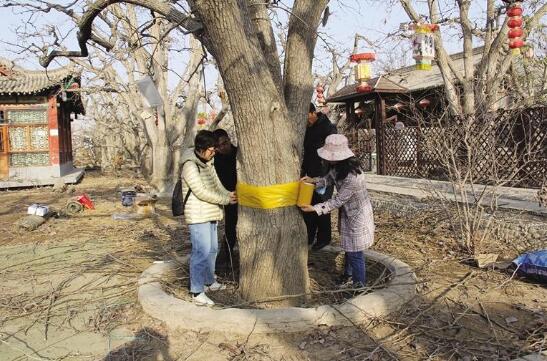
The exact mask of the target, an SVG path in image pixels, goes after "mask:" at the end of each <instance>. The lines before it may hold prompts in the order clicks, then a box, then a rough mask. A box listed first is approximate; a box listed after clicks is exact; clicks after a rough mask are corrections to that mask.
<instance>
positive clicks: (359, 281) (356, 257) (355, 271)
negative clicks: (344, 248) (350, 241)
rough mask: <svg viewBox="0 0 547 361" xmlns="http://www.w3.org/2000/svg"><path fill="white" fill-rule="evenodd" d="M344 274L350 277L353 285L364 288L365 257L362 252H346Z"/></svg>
mask: <svg viewBox="0 0 547 361" xmlns="http://www.w3.org/2000/svg"><path fill="white" fill-rule="evenodd" d="M344 261H345V263H346V264H345V267H344V268H345V269H344V273H345V274H346V275H348V276H351V280H352V281H353V284H354V285H357V286H364V285H365V284H366V283H365V281H366V271H365V256H364V255H363V252H361V251H359V252H346V254H345V257H344Z"/></svg>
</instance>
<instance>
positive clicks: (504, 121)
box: [354, 107, 547, 188]
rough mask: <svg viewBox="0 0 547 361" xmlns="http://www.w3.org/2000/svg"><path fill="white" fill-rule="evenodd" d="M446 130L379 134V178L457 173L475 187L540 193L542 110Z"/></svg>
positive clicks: (544, 154)
mask: <svg viewBox="0 0 547 361" xmlns="http://www.w3.org/2000/svg"><path fill="white" fill-rule="evenodd" d="M448 124H449V125H448V126H445V127H406V128H403V129H394V128H385V129H384V132H383V135H384V138H383V143H382V146H381V149H379V150H378V152H382V157H380V159H383V162H384V163H383V167H380V168H381V169H383V170H384V172H383V173H384V174H385V175H390V176H401V177H410V178H429V179H438V180H446V179H449V176H450V174H452V175H454V174H455V173H456V172H459V174H466V175H468V176H469V177H470V178H471V179H472V180H473V182H475V183H483V184H494V183H495V184H498V185H507V186H517V187H531V188H539V187H541V184H542V182H544V181H545V180H546V179H547V108H545V107H544V108H533V109H528V110H526V111H520V112H518V113H517V112H515V111H503V112H499V113H497V114H496V115H491V114H490V115H486V116H484V117H483V118H481V119H477V120H475V121H473V122H460V121H458V120H457V119H454V120H451V121H450V122H448ZM357 144H358V142H357ZM354 150H356V151H358V152H359V151H362V150H361V149H360V148H359V147H355V148H354ZM449 154H453V157H450V156H449Z"/></svg>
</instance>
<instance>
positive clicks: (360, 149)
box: [344, 127, 376, 172]
mask: <svg viewBox="0 0 547 361" xmlns="http://www.w3.org/2000/svg"><path fill="white" fill-rule="evenodd" d="M344 135H345V136H346V137H347V138H348V143H349V147H350V148H351V150H352V151H353V153H355V156H356V157H357V158H359V160H360V161H361V167H362V168H363V170H364V171H365V172H370V171H371V170H372V153H373V152H374V151H375V149H376V145H375V136H374V134H372V133H371V132H370V130H367V129H356V128H354V127H351V128H349V129H347V130H346V131H345V132H344Z"/></svg>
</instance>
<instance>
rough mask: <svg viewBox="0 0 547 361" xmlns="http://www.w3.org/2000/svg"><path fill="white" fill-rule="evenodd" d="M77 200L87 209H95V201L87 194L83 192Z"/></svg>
mask: <svg viewBox="0 0 547 361" xmlns="http://www.w3.org/2000/svg"><path fill="white" fill-rule="evenodd" d="M76 200H77V201H78V202H79V203H80V204H81V205H82V206H84V207H85V208H87V209H95V206H94V205H93V201H92V200H91V198H89V196H88V195H87V194H85V193H84V194H83V195H81V196H78V197H76Z"/></svg>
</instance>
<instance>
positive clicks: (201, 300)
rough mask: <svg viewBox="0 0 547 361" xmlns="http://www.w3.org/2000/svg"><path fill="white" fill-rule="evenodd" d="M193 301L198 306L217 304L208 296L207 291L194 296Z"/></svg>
mask: <svg viewBox="0 0 547 361" xmlns="http://www.w3.org/2000/svg"><path fill="white" fill-rule="evenodd" d="M192 301H194V303H195V304H196V305H198V306H212V305H214V304H215V303H214V302H213V300H212V299H210V298H209V297H207V295H206V294H205V292H201V293H200V294H198V295H197V296H192Z"/></svg>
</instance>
